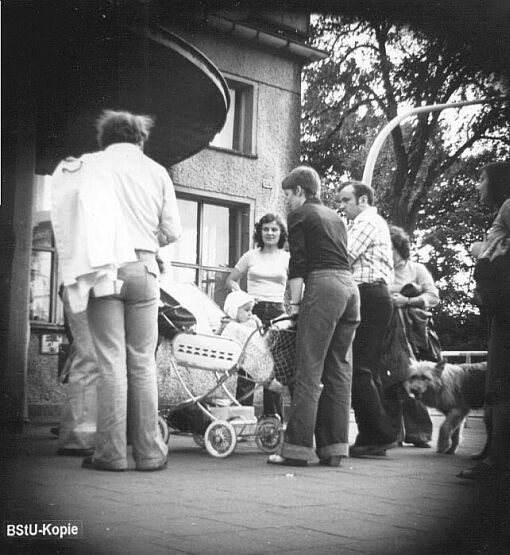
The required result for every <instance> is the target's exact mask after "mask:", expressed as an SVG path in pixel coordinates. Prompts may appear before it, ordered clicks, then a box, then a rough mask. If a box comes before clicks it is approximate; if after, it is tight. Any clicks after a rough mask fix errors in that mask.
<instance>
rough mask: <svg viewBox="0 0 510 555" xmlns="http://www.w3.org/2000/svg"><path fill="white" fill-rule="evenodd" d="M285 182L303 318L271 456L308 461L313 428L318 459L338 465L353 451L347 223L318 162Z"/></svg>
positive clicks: (353, 314)
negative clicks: (327, 196)
mask: <svg viewBox="0 0 510 555" xmlns="http://www.w3.org/2000/svg"><path fill="white" fill-rule="evenodd" d="M282 187H283V189H284V192H285V197H286V200H287V203H288V206H289V209H290V210H291V212H290V214H289V216H288V226H289V245H290V264H289V286H290V294H291V313H292V314H294V315H296V316H297V325H298V330H297V339H296V349H297V350H296V375H295V383H294V391H293V396H292V403H291V408H290V416H289V422H288V424H287V428H286V431H285V440H284V443H283V446H282V449H281V453H280V454H275V455H271V456H270V458H269V460H268V462H269V463H271V464H283V465H289V466H305V465H307V464H308V461H309V459H310V457H311V455H312V451H313V440H314V435H315V445H316V454H317V456H318V457H319V462H320V464H322V465H325V466H339V465H340V460H341V458H342V457H345V456H347V455H348V453H349V411H350V396H351V378H352V366H351V346H352V340H353V337H354V332H355V330H356V327H357V325H358V323H359V294H358V288H357V286H356V284H355V282H354V280H353V278H352V275H351V271H350V268H349V261H348V257H347V231H346V228H345V225H344V223H343V222H342V220H341V218H340V217H339V216H338V214H336V212H334V211H333V210H331V209H330V208H327V207H325V206H324V205H323V204H322V203H321V201H320V200H319V193H320V178H319V175H318V174H317V172H316V171H315V170H314V169H312V168H310V167H305V166H301V167H298V168H296V169H294V170H293V171H292V172H291V173H290V174H289V175H288V176H287V177H285V179H284V180H283V182H282ZM303 285H305V288H304V292H303ZM321 382H322V384H323V387H322V388H321Z"/></svg>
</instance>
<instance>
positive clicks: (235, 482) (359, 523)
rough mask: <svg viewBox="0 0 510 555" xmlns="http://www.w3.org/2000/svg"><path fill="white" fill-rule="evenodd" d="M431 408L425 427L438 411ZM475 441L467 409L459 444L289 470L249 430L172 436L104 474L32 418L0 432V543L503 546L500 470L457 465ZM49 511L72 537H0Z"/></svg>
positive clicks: (452, 550) (199, 548)
mask: <svg viewBox="0 0 510 555" xmlns="http://www.w3.org/2000/svg"><path fill="white" fill-rule="evenodd" d="M432 416H433V421H434V430H435V437H436V436H437V430H438V429H439V425H440V423H441V421H442V417H441V416H440V415H438V414H433V415H432ZM355 434H356V426H355V424H354V422H352V425H351V439H352V440H354V437H355ZM434 443H435V438H434ZM483 443H484V430H483V422H482V419H481V418H478V417H477V418H470V420H469V423H468V427H467V428H466V429H465V431H464V443H463V444H462V446H461V447H460V449H459V450H458V453H457V454H456V455H438V454H436V453H435V452H434V449H417V448H414V447H412V446H404V447H400V448H396V449H393V450H391V451H388V454H387V456H386V457H385V458H377V459H375V458H372V459H346V460H344V461H343V466H342V467H340V468H329V467H321V466H318V465H315V464H314V465H309V466H308V467H307V468H290V467H277V466H272V465H268V464H266V459H267V455H266V454H264V453H262V452H261V451H259V450H258V449H257V447H256V445H255V443H254V442H251V441H250V442H247V443H240V444H238V446H237V448H236V451H235V452H234V453H233V454H232V455H231V456H230V457H228V458H226V459H215V458H213V457H211V456H210V455H208V454H207V452H206V451H205V450H202V449H200V448H199V447H198V446H197V445H195V443H194V442H193V440H192V439H191V438H190V437H187V436H172V437H171V439H170V454H169V460H168V467H167V469H165V470H163V471H161V472H151V473H143V472H135V471H130V472H121V473H113V472H100V471H94V470H85V469H82V468H80V463H81V459H76V458H72V457H58V456H56V454H55V453H56V449H57V445H56V441H55V439H53V438H52V436H51V434H50V433H49V426H44V427H41V426H32V427H29V428H28V429H27V430H26V431H25V433H24V434H23V435H22V436H15V437H12V436H3V437H2V447H3V449H2V454H1V455H0V462H1V469H0V478H1V486H2V492H0V493H1V497H0V505H1V515H0V516H1V520H2V535H3V537H2V538H1V539H0V553H7V554H11V553H14V554H17V553H23V554H25V553H34V554H35V553H37V554H39V553H59V554H60V553H62V554H66V553H72V554H75V553H77V554H82V553H83V554H96V553H97V554H101V553H105V554H123V555H128V554H146V555H152V554H155V555H158V554H160V553H161V554H197V555H202V554H211V555H212V554H221V555H223V554H230V553H231V554H235V555H239V554H243V555H244V554H259V553H260V554H265V553H279V554H280V553H281V554H286V555H305V554H307V555H308V554H313V555H315V554H317V555H322V554H325V555H326V554H342V555H351V554H353V555H354V554H357V555H359V554H374V555H390V554H402V555H403V554H406V555H407V554H413V555H418V554H422V553H423V554H431V555H432V554H448V555H449V554H470V553H498V554H499V553H501V554H503V553H505V554H506V553H510V533H509V527H510V524H509V522H510V501H509V500H510V495H509V492H510V480H501V481H499V482H484V483H472V482H470V481H467V480H460V479H458V478H456V477H455V475H456V474H457V472H459V470H461V469H462V468H466V467H469V466H471V465H472V464H473V463H472V461H471V460H470V458H469V456H470V455H471V454H472V453H474V452H476V451H478V450H479V449H480V448H481V447H482V445H483ZM46 519H59V520H63V521H66V522H67V521H70V520H80V521H82V523H83V538H81V539H63V540H35V539H31V540H22V539H14V538H6V537H5V531H6V526H5V524H6V522H9V523H22V522H33V521H36V520H46Z"/></svg>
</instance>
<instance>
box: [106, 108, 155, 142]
mask: <svg viewBox="0 0 510 555" xmlns="http://www.w3.org/2000/svg"><path fill="white" fill-rule="evenodd" d="M153 125H154V119H153V118H151V117H150V116H137V115H135V114H131V113H130V112H115V111H114V110H104V111H103V113H102V114H101V115H100V116H99V118H98V120H97V122H96V129H97V143H98V144H99V146H100V147H101V148H106V147H107V146H109V145H111V144H114V143H133V144H138V143H140V142H141V141H143V142H144V141H146V140H147V139H148V138H149V133H150V130H151V129H152V126H153Z"/></svg>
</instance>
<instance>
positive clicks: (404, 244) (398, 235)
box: [390, 225, 411, 260]
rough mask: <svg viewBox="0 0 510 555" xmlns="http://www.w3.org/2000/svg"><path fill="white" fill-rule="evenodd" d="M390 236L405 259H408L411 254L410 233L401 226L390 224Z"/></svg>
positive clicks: (395, 247)
mask: <svg viewBox="0 0 510 555" xmlns="http://www.w3.org/2000/svg"><path fill="white" fill-rule="evenodd" d="M390 238H391V244H392V245H393V248H394V249H395V250H396V251H397V252H398V254H400V256H401V257H402V258H403V259H404V260H407V259H408V258H409V257H410V256H411V240H410V239H409V235H408V234H407V233H406V232H405V231H404V230H403V229H402V228H401V227H398V226H396V225H390Z"/></svg>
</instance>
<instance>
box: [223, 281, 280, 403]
mask: <svg viewBox="0 0 510 555" xmlns="http://www.w3.org/2000/svg"><path fill="white" fill-rule="evenodd" d="M254 304H255V300H254V299H253V297H252V296H251V295H248V293H245V292H244V291H240V290H239V291H233V292H232V293H230V294H229V295H227V298H226V299H225V304H224V307H223V310H224V312H225V314H226V315H227V316H226V318H225V319H224V320H223V322H222V326H221V328H220V334H221V335H222V336H224V337H228V338H230V339H235V340H236V341H237V342H238V343H239V344H240V345H245V344H246V343H247V341H248V339H249V343H248V347H247V349H246V352H245V355H244V358H243V363H242V368H241V369H240V370H239V371H238V376H242V377H244V378H245V379H247V380H249V381H252V382H253V384H254V385H255V383H261V381H263V380H264V378H266V377H267V376H268V374H269V372H270V375H271V377H270V379H269V380H265V382H264V387H267V388H269V389H270V390H272V391H278V392H280V391H281V390H282V389H283V385H282V384H281V383H279V382H278V381H277V380H276V379H274V377H273V375H272V368H273V366H274V361H273V357H272V356H271V352H270V350H269V346H268V344H267V337H266V336H264V335H262V334H260V333H257V331H256V330H257V329H258V330H261V329H262V323H261V321H260V319H259V318H258V317H257V316H255V315H254V314H252V309H253V305H254ZM253 389H254V386H253V388H252V390H251V391H249V392H248V394H246V393H241V394H240V393H239V389H238V391H237V395H236V398H237V400H238V401H239V402H240V403H241V404H242V405H253Z"/></svg>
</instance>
